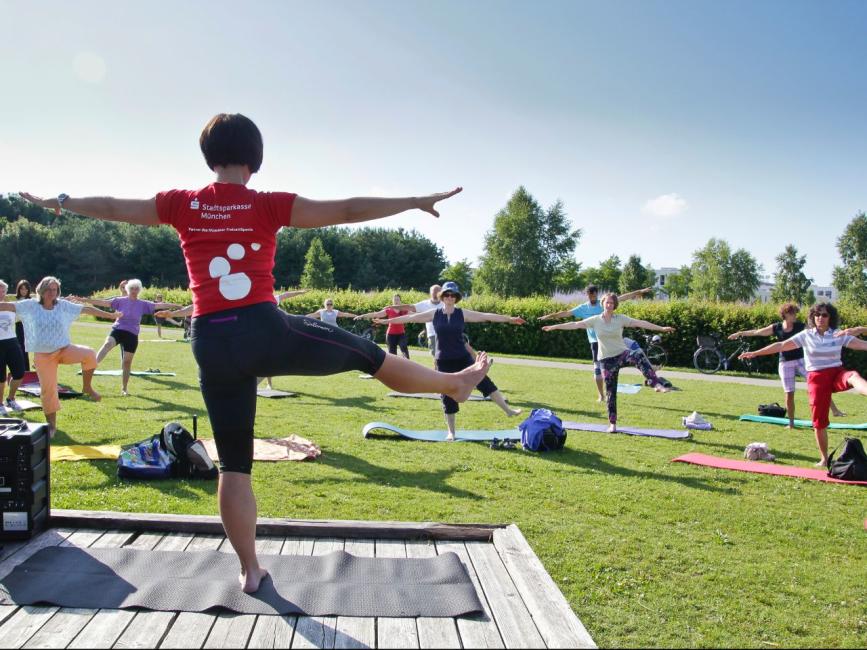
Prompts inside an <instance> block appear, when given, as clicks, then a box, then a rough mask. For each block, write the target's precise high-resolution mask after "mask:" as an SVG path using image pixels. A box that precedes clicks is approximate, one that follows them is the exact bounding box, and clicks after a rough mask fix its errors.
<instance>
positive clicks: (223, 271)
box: [208, 257, 232, 278]
mask: <svg viewBox="0 0 867 650" xmlns="http://www.w3.org/2000/svg"><path fill="white" fill-rule="evenodd" d="M231 270H232V269H231V267H230V266H229V260H227V259H226V258H225V257H215V258H214V259H212V260H211V263H210V265H209V266H208V271H209V272H210V274H211V277H212V278H219V277H221V276H224V275H228V274H229V273H230V272H231Z"/></svg>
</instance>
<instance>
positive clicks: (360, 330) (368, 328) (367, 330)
mask: <svg viewBox="0 0 867 650" xmlns="http://www.w3.org/2000/svg"><path fill="white" fill-rule="evenodd" d="M349 331H350V332H352V333H353V334H355V335H356V336H360V337H361V338H363V339H367V340H368V341H373V340H375V339H376V330H375V329H374V326H373V325H372V324H371V323H370V322H369V321H366V320H357V321H355V324H354V325H353V326H352V329H351V330H349Z"/></svg>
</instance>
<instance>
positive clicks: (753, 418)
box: [740, 415, 867, 431]
mask: <svg viewBox="0 0 867 650" xmlns="http://www.w3.org/2000/svg"><path fill="white" fill-rule="evenodd" d="M740 419H741V420H744V421H746V422H763V423H764V424H782V425H786V424H788V423H789V418H772V417H769V416H767V415H742V416H741V417H740ZM795 426H796V427H802V428H804V429H812V428H813V423H812V422H811V421H810V420H795ZM828 428H829V429H850V430H854V431H867V422H864V423H862V424H855V423H854V422H853V423H852V424H847V423H846V422H832V423H831V424H829V425H828Z"/></svg>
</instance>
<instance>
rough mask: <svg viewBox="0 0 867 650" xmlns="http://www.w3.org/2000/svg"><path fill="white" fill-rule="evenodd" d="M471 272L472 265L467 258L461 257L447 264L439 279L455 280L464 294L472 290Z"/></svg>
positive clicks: (445, 280) (444, 280)
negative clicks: (457, 260) (461, 258)
mask: <svg viewBox="0 0 867 650" xmlns="http://www.w3.org/2000/svg"><path fill="white" fill-rule="evenodd" d="M473 273H474V271H473V267H472V266H470V263H469V262H468V261H467V260H465V259H463V260H460V261H459V262H455V263H454V264H451V265H450V266H447V267H446V268H445V270H443V272H442V275H440V280H442V281H443V282H448V281H451V282H457V283H458V286H459V287H460V288H461V291H463V292H464V295H469V294H470V293H472V290H473Z"/></svg>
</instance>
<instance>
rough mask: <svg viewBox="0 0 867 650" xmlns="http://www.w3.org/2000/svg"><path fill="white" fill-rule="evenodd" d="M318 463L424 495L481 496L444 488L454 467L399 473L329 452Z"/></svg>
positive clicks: (329, 481) (335, 452) (327, 481)
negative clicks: (418, 490) (411, 489)
mask: <svg viewBox="0 0 867 650" xmlns="http://www.w3.org/2000/svg"><path fill="white" fill-rule="evenodd" d="M318 462H320V463H322V464H323V465H327V466H328V467H333V468H336V469H342V470H345V471H348V472H352V473H353V474H355V475H357V476H358V477H360V478H361V479H363V480H364V481H365V482H367V483H372V484H373V483H380V484H382V483H386V484H387V485H388V486H389V487H398V488H415V489H422V490H427V491H428V492H436V493H439V494H447V495H449V496H451V497H456V498H459V499H479V498H481V497H482V496H483V495H481V494H477V493H475V492H470V491H468V490H462V489H460V488H456V487H453V486H451V485H448V483H446V481H447V480H448V479H449V477H451V476H452V475H453V474H455V473H456V472H459V471H460V470H457V469H454V468H451V469H442V470H436V471H431V470H425V469H418V470H414V471H407V470H400V469H394V468H391V467H380V466H379V465H374V464H373V463H370V462H368V461H366V460H363V459H361V458H358V457H356V456H351V455H349V454H343V453H340V452H337V451H329V452H328V453H327V454H323V455H322V456H320V457H319V459H318ZM357 480H358V479H341V478H337V477H328V478H324V479H321V480H316V479H314V480H310V481H307V483H308V484H309V483H317V482H320V483H338V482H342V483H346V482H349V481H357Z"/></svg>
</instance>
